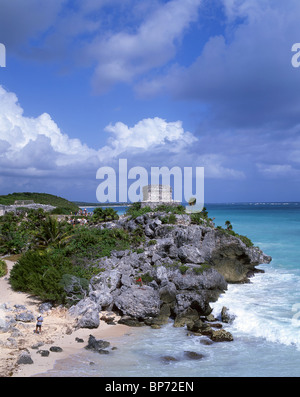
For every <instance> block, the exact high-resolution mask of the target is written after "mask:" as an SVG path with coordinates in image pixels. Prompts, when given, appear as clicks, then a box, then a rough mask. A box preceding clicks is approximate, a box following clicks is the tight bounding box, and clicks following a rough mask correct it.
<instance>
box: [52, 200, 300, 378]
mask: <svg viewBox="0 0 300 397" xmlns="http://www.w3.org/2000/svg"><path fill="white" fill-rule="evenodd" d="M206 208H207V209H208V212H209V216H210V217H215V220H214V222H215V223H216V225H221V226H224V223H225V221H226V220H230V221H231V223H232V225H233V229H234V230H235V231H236V232H237V233H239V234H243V235H247V236H248V237H249V238H250V239H251V240H252V241H253V242H254V245H257V246H259V247H260V248H262V250H263V251H264V252H265V253H266V254H268V255H271V256H272V258H273V260H272V262H271V263H270V264H264V265H260V266H259V268H261V269H263V270H264V271H265V273H259V274H256V275H255V276H254V277H253V278H252V279H251V283H248V284H239V285H229V287H228V290H227V291H226V293H225V294H223V295H221V297H220V298H219V300H218V301H217V302H215V303H214V304H211V306H212V307H213V314H214V315H215V316H218V315H219V313H220V311H221V308H222V306H226V307H228V308H229V310H230V312H231V313H232V314H233V315H234V316H235V320H234V322H233V323H232V324H228V325H226V326H225V328H226V329H228V330H229V331H230V332H231V333H232V334H233V337H234V341H233V342H227V343H226V342H223V343H214V344H213V345H210V346H205V345H203V344H201V343H200V340H201V339H203V338H205V337H199V336H187V332H186V330H185V329H183V328H174V327H173V326H172V323H170V324H168V325H166V326H164V327H162V328H161V329H159V330H153V329H150V328H148V327H143V328H137V329H133V330H132V331H130V332H131V333H130V334H129V335H125V336H123V337H122V338H120V340H119V341H116V343H117V344H118V349H117V350H115V351H113V352H112V353H111V354H110V355H106V356H104V357H103V356H99V355H95V354H92V353H90V352H86V351H83V352H82V354H80V355H77V356H74V357H73V358H72V360H70V361H69V364H68V365H66V366H65V368H63V369H62V368H61V366H60V368H59V370H58V369H57V370H55V369H54V370H52V371H51V376H107V377H108V376H112V377H124V376H127V377H131V376H132V377H133V376H144V377H145V376H153V377H155V376H164V377H168V376H173V377H190V376H193V377H203V376H206V377H210V376H227V377H228V376H235V377H239V376H252V377H260V376H263V377H265V376H269V377H283V376H285V377H298V376H299V375H300V203H268V204H264V203H261V204H260V203H245V204H207V205H206ZM122 211H124V208H122ZM118 342H120V343H118ZM184 351H195V352H198V353H202V354H204V355H205V357H204V358H203V359H202V360H200V361H195V360H188V359H186V358H184ZM166 355H172V356H174V357H176V358H177V359H178V361H176V362H170V363H168V364H166V363H164V362H163V361H162V360H161V357H162V356H166ZM89 361H93V362H94V363H95V365H93V366H90V365H88V363H89Z"/></svg>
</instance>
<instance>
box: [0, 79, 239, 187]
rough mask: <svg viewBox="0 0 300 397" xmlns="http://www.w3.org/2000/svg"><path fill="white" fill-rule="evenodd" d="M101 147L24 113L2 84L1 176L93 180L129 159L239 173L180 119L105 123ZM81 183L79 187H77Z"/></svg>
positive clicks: (44, 117)
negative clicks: (204, 149) (202, 148)
mask: <svg viewBox="0 0 300 397" xmlns="http://www.w3.org/2000/svg"><path fill="white" fill-rule="evenodd" d="M105 131H106V132H107V134H108V137H107V143H106V145H105V146H103V147H100V148H98V149H95V148H90V147H88V146H87V145H86V144H84V143H82V142H81V141H80V140H79V139H73V138H70V137H69V136H68V135H66V134H63V133H62V132H61V130H60V128H59V127H58V125H57V124H56V123H55V121H54V120H53V119H52V118H51V116H50V115H49V114H47V113H43V114H41V115H40V116H38V117H26V116H24V111H23V108H22V107H21V105H20V104H19V102H18V98H17V96H16V95H15V94H14V93H12V92H8V91H6V90H5V89H4V88H3V87H2V86H0V175H1V176H2V177H15V178H20V177H22V179H23V180H24V183H25V182H26V183H27V184H30V182H29V181H30V180H32V178H44V179H43V180H44V181H47V180H48V179H49V178H50V179H51V178H55V179H56V180H67V179H68V178H76V179H77V181H76V184H77V185H78V186H79V185H80V183H81V182H80V181H83V180H85V183H88V182H87V179H88V180H89V181H91V180H94V181H95V175H96V171H97V169H98V168H99V167H100V166H103V165H110V164H112V163H115V162H116V161H117V160H118V159H119V158H127V159H128V160H129V161H130V163H131V164H132V166H136V165H141V166H144V167H148V166H149V167H151V166H170V167H171V166H174V165H176V166H181V167H184V166H199V167H203V166H204V167H205V176H206V177H208V178H225V179H226V178H228V179H237V178H238V179H240V178H243V176H244V175H243V173H242V172H241V171H239V170H235V169H234V168H233V167H230V166H228V165H226V162H227V159H226V157H225V156H222V155H220V154H216V153H210V154H203V153H198V150H196V149H195V147H196V145H198V138H196V137H195V136H194V135H193V134H192V133H191V132H189V131H186V130H184V128H183V125H182V122H181V121H180V120H178V121H171V122H168V121H166V120H164V119H161V118H159V117H154V118H146V119H143V120H140V121H139V122H137V123H136V124H135V125H133V126H132V127H131V126H128V125H126V124H124V123H122V122H117V123H115V124H110V125H108V126H107V127H106V128H105ZM81 188H82V186H81Z"/></svg>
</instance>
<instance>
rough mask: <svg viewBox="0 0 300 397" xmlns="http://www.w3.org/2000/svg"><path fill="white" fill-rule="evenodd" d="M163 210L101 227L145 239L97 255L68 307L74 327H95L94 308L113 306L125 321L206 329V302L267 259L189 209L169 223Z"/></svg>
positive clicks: (246, 277)
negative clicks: (196, 220) (197, 220)
mask: <svg viewBox="0 0 300 397" xmlns="http://www.w3.org/2000/svg"><path fill="white" fill-rule="evenodd" d="M165 215H166V214H161V213H158V212H156V213H147V214H144V215H142V216H139V217H137V218H136V219H130V218H129V217H125V218H122V219H120V220H118V221H115V222H110V223H107V224H105V225H104V226H101V227H109V228H124V229H127V230H129V231H131V232H133V231H137V232H139V234H140V235H142V236H143V237H144V238H143V242H142V243H141V245H140V247H139V248H138V249H135V250H134V251H132V250H126V251H115V252H112V255H111V256H110V257H105V258H101V259H100V260H99V261H98V262H97V266H98V267H99V268H101V269H102V271H101V273H100V274H98V275H97V276H94V277H93V278H92V279H91V282H90V286H89V295H88V296H87V297H86V298H85V299H83V300H81V301H80V302H79V303H77V305H75V306H73V307H72V308H71V309H70V313H71V314H72V315H73V316H75V317H76V318H77V326H78V327H88V328H93V327H97V326H98V325H99V313H100V311H101V310H112V311H115V312H117V313H118V314H120V315H121V316H122V319H121V320H120V321H121V322H123V323H125V324H128V325H135V326H136V325H144V324H147V325H151V326H153V327H157V326H160V325H161V324H164V323H166V322H167V321H169V318H172V319H174V325H175V326H183V325H187V327H188V329H190V330H191V331H193V332H200V333H202V334H205V332H206V333H207V334H209V333H210V334H211V332H212V331H211V329H209V327H208V326H207V323H206V322H205V321H206V320H207V319H209V315H210V313H211V307H210V302H214V301H216V300H217V299H218V297H219V295H220V294H221V293H224V292H225V291H226V289H227V283H243V282H248V281H249V277H250V276H251V275H253V274H254V273H255V272H256V271H257V269H256V266H257V265H259V264H261V263H269V262H270V261H271V257H269V256H267V255H265V254H264V253H263V252H262V251H261V250H260V249H259V248H257V247H249V246H247V245H246V244H245V243H244V242H243V241H242V240H241V239H240V238H238V237H236V236H233V235H230V234H228V233H226V231H224V230H219V229H217V228H215V227H214V226H213V224H212V223H209V222H206V223H205V222H204V224H203V225H194V224H191V218H190V216H189V215H175V216H176V222H175V224H166V223H162V219H165V218H163V217H164V216H165ZM222 331H223V330H222Z"/></svg>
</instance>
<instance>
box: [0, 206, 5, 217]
mask: <svg viewBox="0 0 300 397" xmlns="http://www.w3.org/2000/svg"><path fill="white" fill-rule="evenodd" d="M5 213H6V207H5V205H0V216H3V215H5Z"/></svg>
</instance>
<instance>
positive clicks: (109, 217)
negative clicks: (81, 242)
mask: <svg viewBox="0 0 300 397" xmlns="http://www.w3.org/2000/svg"><path fill="white" fill-rule="evenodd" d="M117 219H119V215H118V213H117V211H115V210H114V209H113V208H104V209H103V208H101V207H98V208H96V209H95V210H94V214H93V216H92V221H93V222H95V223H98V222H108V221H113V220H117Z"/></svg>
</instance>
